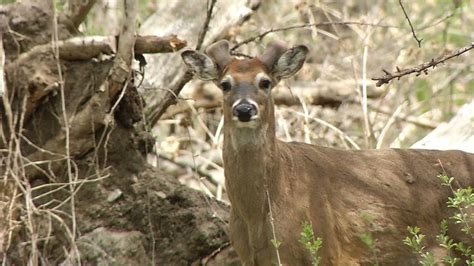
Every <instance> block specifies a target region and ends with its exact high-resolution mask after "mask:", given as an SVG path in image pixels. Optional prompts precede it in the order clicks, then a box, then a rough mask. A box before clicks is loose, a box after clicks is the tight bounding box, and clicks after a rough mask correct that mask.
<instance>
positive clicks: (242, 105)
mask: <svg viewBox="0 0 474 266" xmlns="http://www.w3.org/2000/svg"><path fill="white" fill-rule="evenodd" d="M232 114H233V120H237V121H239V122H250V121H252V120H255V119H257V118H258V106H257V103H255V102H254V101H252V100H248V99H240V100H238V101H236V102H235V103H234V105H233V107H232Z"/></svg>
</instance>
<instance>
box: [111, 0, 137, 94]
mask: <svg viewBox="0 0 474 266" xmlns="http://www.w3.org/2000/svg"><path fill="white" fill-rule="evenodd" d="M123 1H124V6H125V8H124V19H123V23H122V29H121V30H120V36H119V43H118V49H117V55H116V56H115V59H114V65H113V67H112V69H111V71H110V76H109V78H110V81H111V83H110V87H109V96H110V98H113V97H114V96H115V95H116V94H117V92H118V91H120V90H121V89H122V87H123V85H124V83H125V81H126V80H127V79H128V78H129V77H130V73H131V66H132V60H133V57H134V53H133V49H134V46H135V37H136V35H135V32H136V20H137V3H136V1H135V0H123Z"/></svg>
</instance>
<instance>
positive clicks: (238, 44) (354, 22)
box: [230, 21, 397, 51]
mask: <svg viewBox="0 0 474 266" xmlns="http://www.w3.org/2000/svg"><path fill="white" fill-rule="evenodd" d="M325 25H346V26H347V25H360V26H373V27H380V28H397V27H396V26H390V25H383V24H378V23H366V22H358V21H333V22H331V21H326V22H320V23H307V24H301V25H293V26H288V27H283V28H277V29H269V30H266V31H264V32H262V33H260V34H258V35H255V36H253V37H250V38H248V39H245V40H243V41H241V42H239V43H237V44H236V45H234V47H232V48H231V49H230V50H231V51H234V50H236V49H237V48H239V47H240V46H242V45H244V44H247V43H250V42H253V41H255V40H257V39H260V40H261V39H263V38H264V37H265V36H267V35H268V34H270V33H272V32H279V31H287V30H293V29H300V28H308V27H321V26H325Z"/></svg>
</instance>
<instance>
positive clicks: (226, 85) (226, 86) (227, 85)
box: [220, 81, 232, 92]
mask: <svg viewBox="0 0 474 266" xmlns="http://www.w3.org/2000/svg"><path fill="white" fill-rule="evenodd" d="M220 86H221V88H222V90H223V91H224V92H227V91H229V90H230V89H231V88H232V84H230V82H229V81H223V82H222V83H221V84H220Z"/></svg>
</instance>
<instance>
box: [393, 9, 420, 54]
mask: <svg viewBox="0 0 474 266" xmlns="http://www.w3.org/2000/svg"><path fill="white" fill-rule="evenodd" d="M398 3H400V6H401V7H402V10H403V14H405V18H406V19H407V20H408V24H410V29H411V33H412V34H413V38H415V40H416V42H417V43H418V47H421V42H422V41H423V39H418V37H416V33H415V29H414V28H413V25H412V24H411V20H410V18H409V17H408V14H407V12H406V11H405V7H404V6H403V3H402V0H398Z"/></svg>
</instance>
